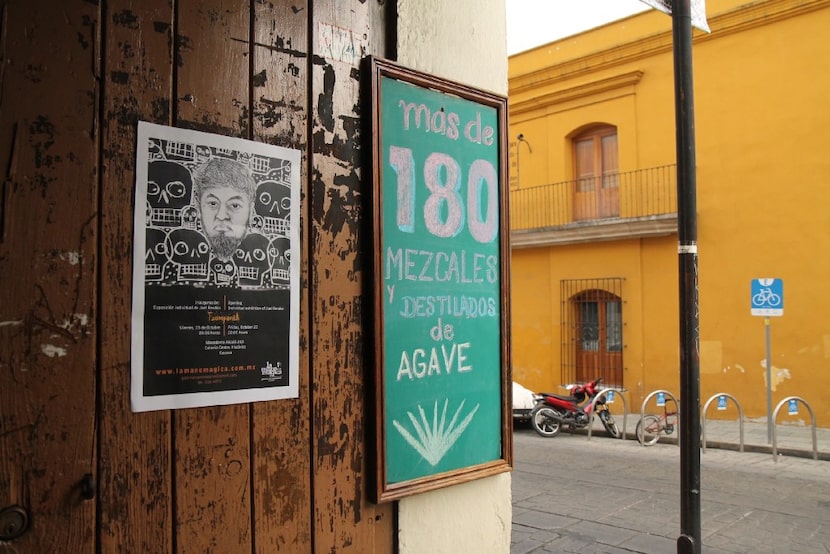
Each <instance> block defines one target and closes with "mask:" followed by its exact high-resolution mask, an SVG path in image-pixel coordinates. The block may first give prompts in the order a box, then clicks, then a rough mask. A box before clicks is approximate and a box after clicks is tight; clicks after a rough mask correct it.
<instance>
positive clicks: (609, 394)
mask: <svg viewBox="0 0 830 554" xmlns="http://www.w3.org/2000/svg"><path fill="white" fill-rule="evenodd" d="M605 403H606V404H613V403H614V391H612V390H611V391H608V392H607V393H606V394H605Z"/></svg>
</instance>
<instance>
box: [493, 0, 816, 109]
mask: <svg viewBox="0 0 830 554" xmlns="http://www.w3.org/2000/svg"><path fill="white" fill-rule="evenodd" d="M827 7H830V0H806V1H805V0H758V1H756V2H752V3H750V4H744V5H741V6H739V7H737V8H734V9H732V10H730V11H727V12H724V13H721V14H717V15H715V16H714V17H712V18H710V19H709V27H710V28H711V29H714V31H713V32H712V33H708V34H707V33H696V34H695V36H694V38H693V41H694V42H695V43H699V42H706V41H708V40H715V39H717V38H719V37H722V36H725V35H729V34H733V33H738V32H742V31H746V30H748V29H752V28H755V27H761V26H763V25H768V24H770V23H774V22H776V21H780V20H783V19H789V18H792V17H796V16H800V15H805V14H808V13H811V12H814V11H817V10H820V9H824V8H827ZM671 49H672V33H671V31H665V32H661V33H657V34H654V35H650V36H646V37H643V38H640V39H637V40H633V41H630V42H627V43H623V44H617V45H614V46H613V47H610V48H605V49H603V50H599V51H597V52H592V53H590V54H587V55H585V56H580V57H578V58H573V59H569V60H565V61H563V62H561V63H556V64H553V65H550V66H547V67H544V68H542V69H539V70H536V71H531V72H529V73H524V74H521V75H517V76H515V77H512V78H510V79H509V83H508V88H509V93H508V94H509V95H510V96H514V95H517V94H522V93H524V92H529V91H531V90H533V89H535V88H538V87H540V86H545V85H548V84H554V83H561V82H562V80H563V79H571V78H574V77H578V76H580V75H585V74H590V73H594V72H597V71H601V70H606V69H610V68H613V67H615V66H619V65H623V64H626V63H631V62H634V61H637V60H639V59H642V58H646V57H649V56H654V55H656V54H660V53H663V52H668V51H671Z"/></svg>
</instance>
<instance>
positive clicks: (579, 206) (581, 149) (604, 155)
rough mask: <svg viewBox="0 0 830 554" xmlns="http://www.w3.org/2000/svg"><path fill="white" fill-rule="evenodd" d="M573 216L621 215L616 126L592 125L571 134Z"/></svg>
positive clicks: (604, 216) (577, 217)
mask: <svg viewBox="0 0 830 554" xmlns="http://www.w3.org/2000/svg"><path fill="white" fill-rule="evenodd" d="M572 142H573V160H574V162H573V163H574V219H600V218H606V217H618V216H619V215H620V201H619V156H618V154H617V128H616V127H614V126H613V125H604V124H603V125H593V126H590V127H588V128H586V129H584V130H582V131H580V132H579V133H578V134H576V135H574V136H573V137H572Z"/></svg>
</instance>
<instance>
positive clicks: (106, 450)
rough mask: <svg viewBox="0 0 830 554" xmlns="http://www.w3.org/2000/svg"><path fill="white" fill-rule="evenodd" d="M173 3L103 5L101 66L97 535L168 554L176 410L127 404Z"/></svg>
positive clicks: (106, 548)
mask: <svg viewBox="0 0 830 554" xmlns="http://www.w3.org/2000/svg"><path fill="white" fill-rule="evenodd" d="M172 22H173V9H172V6H171V4H170V2H169V0H148V1H144V2H139V3H136V2H133V1H131V0H113V1H111V2H108V3H107V12H106V21H105V24H106V29H107V34H106V37H104V52H105V53H106V56H105V61H106V66H105V67H104V70H103V71H102V79H103V80H104V90H105V91H106V94H105V96H104V99H103V104H102V113H103V117H102V132H103V140H102V145H103V152H102V154H103V155H102V162H103V163H102V166H101V176H102V181H101V182H102V191H101V210H100V218H101V252H102V259H101V272H102V274H103V275H104V276H105V277H104V278H102V279H101V282H100V288H101V306H100V312H101V328H100V334H101V344H102V345H103V346H104V347H103V348H102V349H101V353H100V367H101V373H100V381H99V395H100V399H101V402H100V415H99V418H100V421H101V422H102V423H101V425H100V443H99V448H100V459H99V463H98V467H99V472H98V475H99V477H98V479H97V481H98V483H99V487H98V488H99V498H100V504H99V505H100V508H101V510H100V514H99V518H100V521H101V525H100V541H101V551H102V552H160V553H161V552H172V550H173V544H174V542H173V525H172V522H173V516H172V496H171V491H172V475H173V467H172V461H171V452H172V448H171V440H172V438H171V429H170V419H171V418H170V413H169V412H165V411H160V412H145V413H140V414H133V413H132V412H131V411H130V338H131V327H132V326H131V321H132V320H131V292H132V250H133V243H132V240H133V195H134V184H135V150H136V146H135V145H136V125H137V122H138V120H140V119H142V120H146V121H153V122H155V123H161V124H169V122H170V105H171V96H172V80H171V73H172V71H171V67H172V61H173V53H172V47H171V44H172V37H173V24H172Z"/></svg>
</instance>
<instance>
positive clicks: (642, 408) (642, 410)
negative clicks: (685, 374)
mask: <svg viewBox="0 0 830 554" xmlns="http://www.w3.org/2000/svg"><path fill="white" fill-rule="evenodd" d="M661 392H662V393H663V394H665V395H666V396H669V397H671V399H672V401H673V402H674V405H675V407H677V422H678V424H679V423H680V402H678V401H677V398H675V397H674V395H673V394H672V393H670V392H669V391H667V390H662V389H660V390H656V391H652V392H651V393H649V395H648V396H646V398H645V400H643V404H642V406H640V421H643V420H644V419H645V418H646V405H647V404H648V401H649V400H651V397H652V396H656V395H657V394H659V393H661ZM677 436H678V437H680V425H678V426H677ZM637 442H639V443H640V446H645V443H644V442H643V441H641V440H640V437H639V436H638V437H637ZM677 444H678V445H679V444H680V441H679V440H678V441H677Z"/></svg>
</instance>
